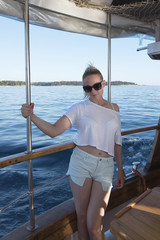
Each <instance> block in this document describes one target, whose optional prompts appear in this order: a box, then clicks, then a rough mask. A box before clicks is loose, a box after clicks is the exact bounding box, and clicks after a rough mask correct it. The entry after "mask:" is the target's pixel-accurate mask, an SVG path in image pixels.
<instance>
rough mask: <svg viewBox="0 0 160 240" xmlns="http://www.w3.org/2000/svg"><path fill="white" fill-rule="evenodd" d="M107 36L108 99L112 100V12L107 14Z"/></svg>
mask: <svg viewBox="0 0 160 240" xmlns="http://www.w3.org/2000/svg"><path fill="white" fill-rule="evenodd" d="M107 23H108V27H107V36H108V101H109V102H111V14H110V13H108V15H107Z"/></svg>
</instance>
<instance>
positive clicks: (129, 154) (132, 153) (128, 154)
mask: <svg viewBox="0 0 160 240" xmlns="http://www.w3.org/2000/svg"><path fill="white" fill-rule="evenodd" d="M151 149H152V148H147V149H143V150H140V151H137V152H131V153H127V154H123V156H124V157H126V156H131V155H134V154H137V153H140V152H145V151H149V150H151Z"/></svg>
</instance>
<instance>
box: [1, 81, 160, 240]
mask: <svg viewBox="0 0 160 240" xmlns="http://www.w3.org/2000/svg"><path fill="white" fill-rule="evenodd" d="M31 93H32V102H34V103H35V113H36V114H37V115H38V116H39V117H40V118H43V119H44V120H47V121H49V122H52V123H53V122H55V121H56V120H57V119H58V118H59V117H61V116H62V115H63V114H64V113H65V112H66V110H67V109H68V108H69V107H70V106H71V105H72V104H73V103H76V102H79V101H81V100H83V99H84V95H83V91H82V87H81V86H52V87H48V86H46V87H45V86H43V87H42V86H40V87H36V86H34V87H32V89H31ZM111 96H112V102H115V103H117V104H118V105H119V107H120V114H121V124H122V130H128V129H135V128H141V127H145V126H151V125H156V124H157V123H158V119H159V115H160V105H159V100H160V86H139V85H136V86H112V91H111ZM104 97H105V98H106V99H107V88H106V89H105V92H104ZM25 102H26V90H25V87H0V133H1V134H0V157H6V156H9V155H11V154H15V153H21V152H25V151H26V149H27V138H26V131H27V130H26V119H24V118H23V117H22V116H21V112H20V108H21V104H22V103H25ZM154 134H155V131H150V132H145V133H138V134H132V135H128V136H124V137H123V161H124V169H125V173H129V172H131V168H132V162H133V161H140V162H141V164H140V166H141V167H143V166H145V164H146V161H147V159H148V157H149V153H150V149H151V146H152V143H153V139H154ZM75 135H76V129H74V128H73V129H68V130H67V131H66V132H65V133H64V134H62V135H61V136H58V137H56V138H54V139H51V138H49V137H48V136H46V135H45V134H43V133H42V132H40V131H39V130H38V129H37V128H36V127H35V126H34V125H32V147H33V149H35V148H39V147H44V146H48V145H53V144H59V143H63V142H66V141H73V139H74V138H75ZM143 150H146V151H143ZM71 153H72V149H70V150H66V151H63V152H60V153H55V154H51V155H48V156H46V157H41V158H39V159H35V160H33V163H32V164H33V180H34V188H38V187H41V186H43V185H44V184H47V183H52V182H54V181H56V180H57V179H60V178H63V177H64V176H65V173H66V171H67V168H68V163H69V158H70V155H71ZM116 171H117V169H116V164H115V176H116ZM27 192H28V163H27V162H24V163H21V164H16V165H14V166H9V167H6V168H3V169H0V196H1V198H0V209H3V208H4V207H5V206H7V205H8V204H10V203H11V202H13V201H14V200H15V199H17V198H19V197H20V196H22V195H25V193H27ZM71 197H72V194H71V191H70V186H69V181H68V178H63V179H62V180H60V181H56V183H53V184H50V185H48V186H46V187H44V188H42V189H39V190H37V191H35V193H34V206H35V215H36V216H37V215H39V214H41V213H42V212H44V211H47V210H48V209H49V208H51V207H53V206H55V205H58V204H60V203H61V202H63V201H65V200H67V199H69V198H71ZM28 220H29V199H28V195H25V196H24V197H22V198H21V199H20V200H19V201H17V202H15V203H14V204H12V205H11V206H9V207H7V208H6V209H5V210H3V211H1V212H0V238H1V237H2V236H4V235H5V234H7V233H9V232H11V231H12V230H13V229H15V228H16V227H18V226H20V225H22V224H23V223H25V222H26V221H28Z"/></svg>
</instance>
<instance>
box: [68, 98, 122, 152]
mask: <svg viewBox="0 0 160 240" xmlns="http://www.w3.org/2000/svg"><path fill="white" fill-rule="evenodd" d="M65 115H66V116H67V117H68V118H69V120H70V122H71V125H72V126H76V127H77V130H78V134H77V138H76V139H75V140H74V143H75V144H76V145H79V146H87V145H90V146H93V147H96V148H97V149H99V150H102V151H104V152H108V154H109V155H111V156H114V146H115V144H119V145H122V137H121V122H120V113H119V112H116V111H115V110H113V109H108V108H105V107H103V106H100V105H98V104H95V103H93V102H91V101H90V100H88V99H87V100H85V101H82V102H79V103H76V104H74V105H73V106H72V107H71V108H70V109H69V110H68V111H67V112H66V114H65Z"/></svg>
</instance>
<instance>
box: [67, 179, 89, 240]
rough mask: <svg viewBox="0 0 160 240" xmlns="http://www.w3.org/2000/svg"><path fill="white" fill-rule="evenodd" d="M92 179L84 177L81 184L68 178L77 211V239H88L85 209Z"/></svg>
mask: <svg viewBox="0 0 160 240" xmlns="http://www.w3.org/2000/svg"><path fill="white" fill-rule="evenodd" d="M92 182H93V181H92V179H91V178H86V180H85V182H84V184H83V186H82V187H81V186H79V185H77V184H75V183H74V182H73V181H72V180H71V178H70V185H71V189H72V193H73V197H74V202H75V208H76V213H77V224H78V239H79V240H89V239H90V238H89V234H88V230H87V209H88V204H89V201H90V195H91V189H92Z"/></svg>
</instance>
